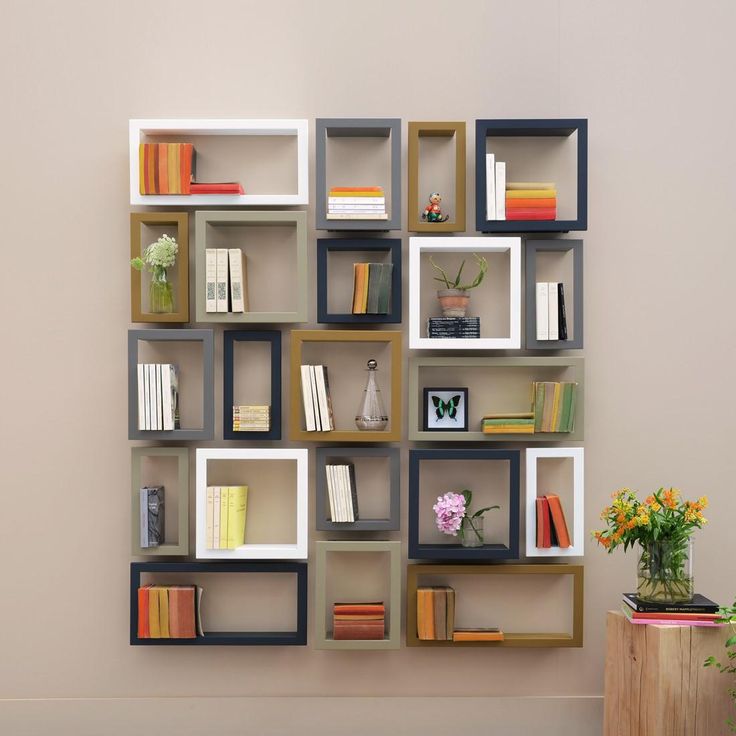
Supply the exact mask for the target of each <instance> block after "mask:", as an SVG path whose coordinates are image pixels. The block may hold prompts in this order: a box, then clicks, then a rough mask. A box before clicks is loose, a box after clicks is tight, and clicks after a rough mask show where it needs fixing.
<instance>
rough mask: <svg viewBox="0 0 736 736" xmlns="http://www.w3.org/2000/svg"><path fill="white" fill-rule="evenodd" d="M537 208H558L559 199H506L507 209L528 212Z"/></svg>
mask: <svg viewBox="0 0 736 736" xmlns="http://www.w3.org/2000/svg"><path fill="white" fill-rule="evenodd" d="M536 207H545V208H549V207H557V197H548V198H547V199H525V198H523V197H506V209H507V210H508V209H512V210H528V209H530V208H536Z"/></svg>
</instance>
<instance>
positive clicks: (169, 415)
mask: <svg viewBox="0 0 736 736" xmlns="http://www.w3.org/2000/svg"><path fill="white" fill-rule="evenodd" d="M173 368H174V366H173V365H171V364H170V363H164V364H163V365H162V366H161V405H162V409H161V412H162V414H163V422H164V427H163V428H164V429H165V430H166V431H170V430H172V429H174V410H173V407H172V405H171V398H172V393H171V372H172V369H173Z"/></svg>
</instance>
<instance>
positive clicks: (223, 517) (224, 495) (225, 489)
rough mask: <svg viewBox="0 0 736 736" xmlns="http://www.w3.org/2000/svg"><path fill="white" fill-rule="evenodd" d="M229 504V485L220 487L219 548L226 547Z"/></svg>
mask: <svg viewBox="0 0 736 736" xmlns="http://www.w3.org/2000/svg"><path fill="white" fill-rule="evenodd" d="M229 504H230V488H229V486H221V487H220V549H228V546H227V544H228V539H227V523H228V522H227V515H228V513H227V512H228V508H229Z"/></svg>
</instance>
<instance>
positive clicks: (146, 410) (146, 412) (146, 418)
mask: <svg viewBox="0 0 736 736" xmlns="http://www.w3.org/2000/svg"><path fill="white" fill-rule="evenodd" d="M141 365H142V366H143V429H146V430H148V429H151V413H150V407H149V404H148V391H149V389H148V364H147V363H141Z"/></svg>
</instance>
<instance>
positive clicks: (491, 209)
mask: <svg viewBox="0 0 736 736" xmlns="http://www.w3.org/2000/svg"><path fill="white" fill-rule="evenodd" d="M495 219H496V155H495V154H494V153H487V154H486V220H495Z"/></svg>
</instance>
